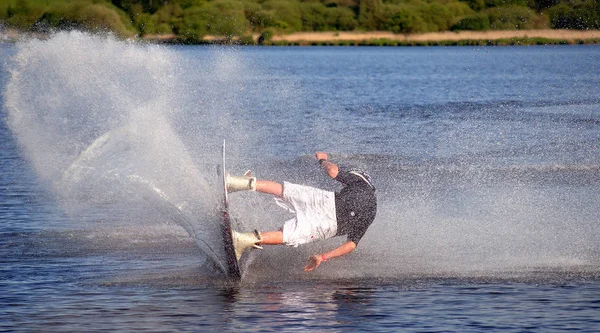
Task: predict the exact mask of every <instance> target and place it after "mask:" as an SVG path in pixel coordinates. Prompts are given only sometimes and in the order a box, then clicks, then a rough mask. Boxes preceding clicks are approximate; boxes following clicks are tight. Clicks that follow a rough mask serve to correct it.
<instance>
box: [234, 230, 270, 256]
mask: <svg viewBox="0 0 600 333" xmlns="http://www.w3.org/2000/svg"><path fill="white" fill-rule="evenodd" d="M231 236H232V238H233V249H234V250H235V257H236V258H237V260H240V258H241V257H242V254H244V252H246V250H247V249H249V248H254V249H260V250H262V249H263V248H262V246H260V245H259V243H260V242H261V241H262V237H261V235H260V232H258V230H256V229H255V230H254V231H253V232H237V231H235V230H231Z"/></svg>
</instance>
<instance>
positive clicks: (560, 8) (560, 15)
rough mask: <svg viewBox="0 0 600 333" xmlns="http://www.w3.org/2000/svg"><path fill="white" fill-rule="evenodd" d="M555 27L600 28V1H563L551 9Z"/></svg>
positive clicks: (551, 19)
mask: <svg viewBox="0 0 600 333" xmlns="http://www.w3.org/2000/svg"><path fill="white" fill-rule="evenodd" d="M549 16H550V24H551V26H552V28H555V29H600V2H596V1H594V0H573V1H569V3H567V2H561V3H560V4H558V5H556V6H553V7H552V8H550V10H549Z"/></svg>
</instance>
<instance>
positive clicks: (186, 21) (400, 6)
mask: <svg viewBox="0 0 600 333" xmlns="http://www.w3.org/2000/svg"><path fill="white" fill-rule="evenodd" d="M1 26H5V27H10V28H15V29H18V30H22V31H33V32H47V31H52V30H56V29H84V30H90V31H99V30H100V31H106V30H108V31H112V32H114V33H115V34H117V35H120V36H133V35H139V36H148V35H175V36H177V37H178V38H179V39H181V40H183V41H198V40H201V39H202V38H203V37H204V36H207V35H213V36H221V37H225V38H250V37H249V36H251V35H252V34H261V36H262V37H261V38H270V36H272V35H273V34H276V33H284V34H285V33H293V32H312V31H373V30H381V31H392V32H395V33H424V32H439V31H448V30H454V31H456V30H475V31H484V30H517V29H540V28H553V29H581V30H583V29H600V0H302V1H300V0H0V27H1Z"/></svg>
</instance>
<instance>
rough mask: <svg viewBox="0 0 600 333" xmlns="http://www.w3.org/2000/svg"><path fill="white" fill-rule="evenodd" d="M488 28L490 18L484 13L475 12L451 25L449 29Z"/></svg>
mask: <svg viewBox="0 0 600 333" xmlns="http://www.w3.org/2000/svg"><path fill="white" fill-rule="evenodd" d="M489 29H490V18H489V17H488V16H487V15H485V14H475V15H473V16H469V17H465V18H464V19H462V20H460V21H459V22H458V23H456V24H455V25H453V26H452V27H451V28H450V30H475V31H485V30H489Z"/></svg>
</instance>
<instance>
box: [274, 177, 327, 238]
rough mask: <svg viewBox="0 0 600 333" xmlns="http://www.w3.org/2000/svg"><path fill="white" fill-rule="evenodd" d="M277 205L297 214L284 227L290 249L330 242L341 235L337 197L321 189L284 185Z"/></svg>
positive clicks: (284, 235)
mask: <svg viewBox="0 0 600 333" xmlns="http://www.w3.org/2000/svg"><path fill="white" fill-rule="evenodd" d="M275 200H276V201H277V204H279V205H280V206H282V207H283V208H285V209H287V210H289V211H290V212H292V213H295V214H296V217H295V218H293V219H291V220H289V221H287V222H285V224H284V225H283V243H284V244H286V245H289V246H294V247H295V246H298V245H300V244H306V243H310V242H312V241H315V240H317V239H328V238H331V237H334V236H335V234H336V233H337V220H336V216H335V194H334V193H333V192H329V191H324V190H321V189H318V188H314V187H310V186H304V185H297V184H292V183H288V182H284V183H283V199H281V198H276V199H275Z"/></svg>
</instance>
